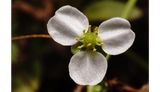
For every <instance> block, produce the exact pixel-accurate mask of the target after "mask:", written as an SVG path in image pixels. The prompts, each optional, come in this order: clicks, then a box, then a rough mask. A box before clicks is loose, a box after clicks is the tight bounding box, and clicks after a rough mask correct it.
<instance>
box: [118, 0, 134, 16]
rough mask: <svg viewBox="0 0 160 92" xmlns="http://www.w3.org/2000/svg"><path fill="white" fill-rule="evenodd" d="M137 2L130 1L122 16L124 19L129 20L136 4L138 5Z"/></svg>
mask: <svg viewBox="0 0 160 92" xmlns="http://www.w3.org/2000/svg"><path fill="white" fill-rule="evenodd" d="M136 2H137V0H128V2H127V4H126V6H125V8H124V11H123V13H122V15H121V17H122V18H124V19H128V18H129V16H130V14H131V12H132V9H133V8H134V6H135V4H136Z"/></svg>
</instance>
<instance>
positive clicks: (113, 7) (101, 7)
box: [83, 0, 142, 21]
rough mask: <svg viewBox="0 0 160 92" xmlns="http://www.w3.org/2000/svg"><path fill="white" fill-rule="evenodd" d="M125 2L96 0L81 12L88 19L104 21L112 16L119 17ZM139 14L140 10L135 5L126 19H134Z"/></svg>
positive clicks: (140, 14)
mask: <svg viewBox="0 0 160 92" xmlns="http://www.w3.org/2000/svg"><path fill="white" fill-rule="evenodd" d="M125 4H126V3H124V2H120V1H115V0H112V1H111V0H109V1H108V0H107V1H97V2H94V3H92V4H90V5H88V6H87V7H86V8H85V9H84V11H83V12H84V14H85V15H86V16H87V17H88V19H89V20H90V21H104V20H107V19H109V18H112V17H121V15H122V13H123V11H124V8H125ZM141 16H142V11H141V10H140V9H139V8H138V7H135V8H134V9H133V10H132V12H131V14H130V18H129V19H128V20H135V19H137V18H139V17H141Z"/></svg>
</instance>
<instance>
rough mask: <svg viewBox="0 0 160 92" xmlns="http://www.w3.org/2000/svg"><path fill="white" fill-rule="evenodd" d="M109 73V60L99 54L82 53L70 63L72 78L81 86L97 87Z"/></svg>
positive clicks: (75, 56) (76, 55)
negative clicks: (107, 72)
mask: <svg viewBox="0 0 160 92" xmlns="http://www.w3.org/2000/svg"><path fill="white" fill-rule="evenodd" d="M106 71H107V60H106V58H105V57H104V56H103V55H102V54H101V53H99V52H86V51H81V52H78V53H77V54H75V55H74V56H73V57H72V58H71V60H70V63H69V74H70V77H71V78H72V79H73V80H74V81H75V82H76V83H77V84H80V85H96V84H98V83H99V82H101V81H102V79H103V78H104V76H105V74H106Z"/></svg>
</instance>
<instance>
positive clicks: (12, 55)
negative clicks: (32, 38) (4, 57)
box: [11, 42, 18, 62]
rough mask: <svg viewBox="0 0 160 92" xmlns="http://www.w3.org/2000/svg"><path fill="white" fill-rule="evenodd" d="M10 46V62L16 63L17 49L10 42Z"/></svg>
mask: <svg viewBox="0 0 160 92" xmlns="http://www.w3.org/2000/svg"><path fill="white" fill-rule="evenodd" d="M11 44H12V45H11V50H12V51H11V60H12V62H16V61H17V57H18V47H17V44H16V43H15V42H12V43H11Z"/></svg>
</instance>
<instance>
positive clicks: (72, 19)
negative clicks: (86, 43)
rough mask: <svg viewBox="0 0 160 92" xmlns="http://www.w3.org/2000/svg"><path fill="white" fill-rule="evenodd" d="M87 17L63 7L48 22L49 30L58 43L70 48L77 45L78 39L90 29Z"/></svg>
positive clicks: (74, 9)
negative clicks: (84, 31)
mask: <svg viewBox="0 0 160 92" xmlns="http://www.w3.org/2000/svg"><path fill="white" fill-rule="evenodd" d="M88 26H89V22H88V19H87V17H86V16H85V15H84V14H83V13H81V12H80V11H79V10H77V9H76V8H74V7H71V6H68V5H67V6H63V7H61V8H60V9H58V10H57V11H56V13H55V15H54V16H53V17H52V18H51V19H50V20H49V21H48V24H47V28H48V32H49V34H50V35H51V37H52V38H53V39H54V40H55V41H56V42H58V43H60V44H62V45H65V46H70V45H73V44H74V43H76V42H77V41H76V40H75V39H76V38H77V37H80V35H81V34H82V33H83V30H84V29H86V30H87V29H88Z"/></svg>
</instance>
